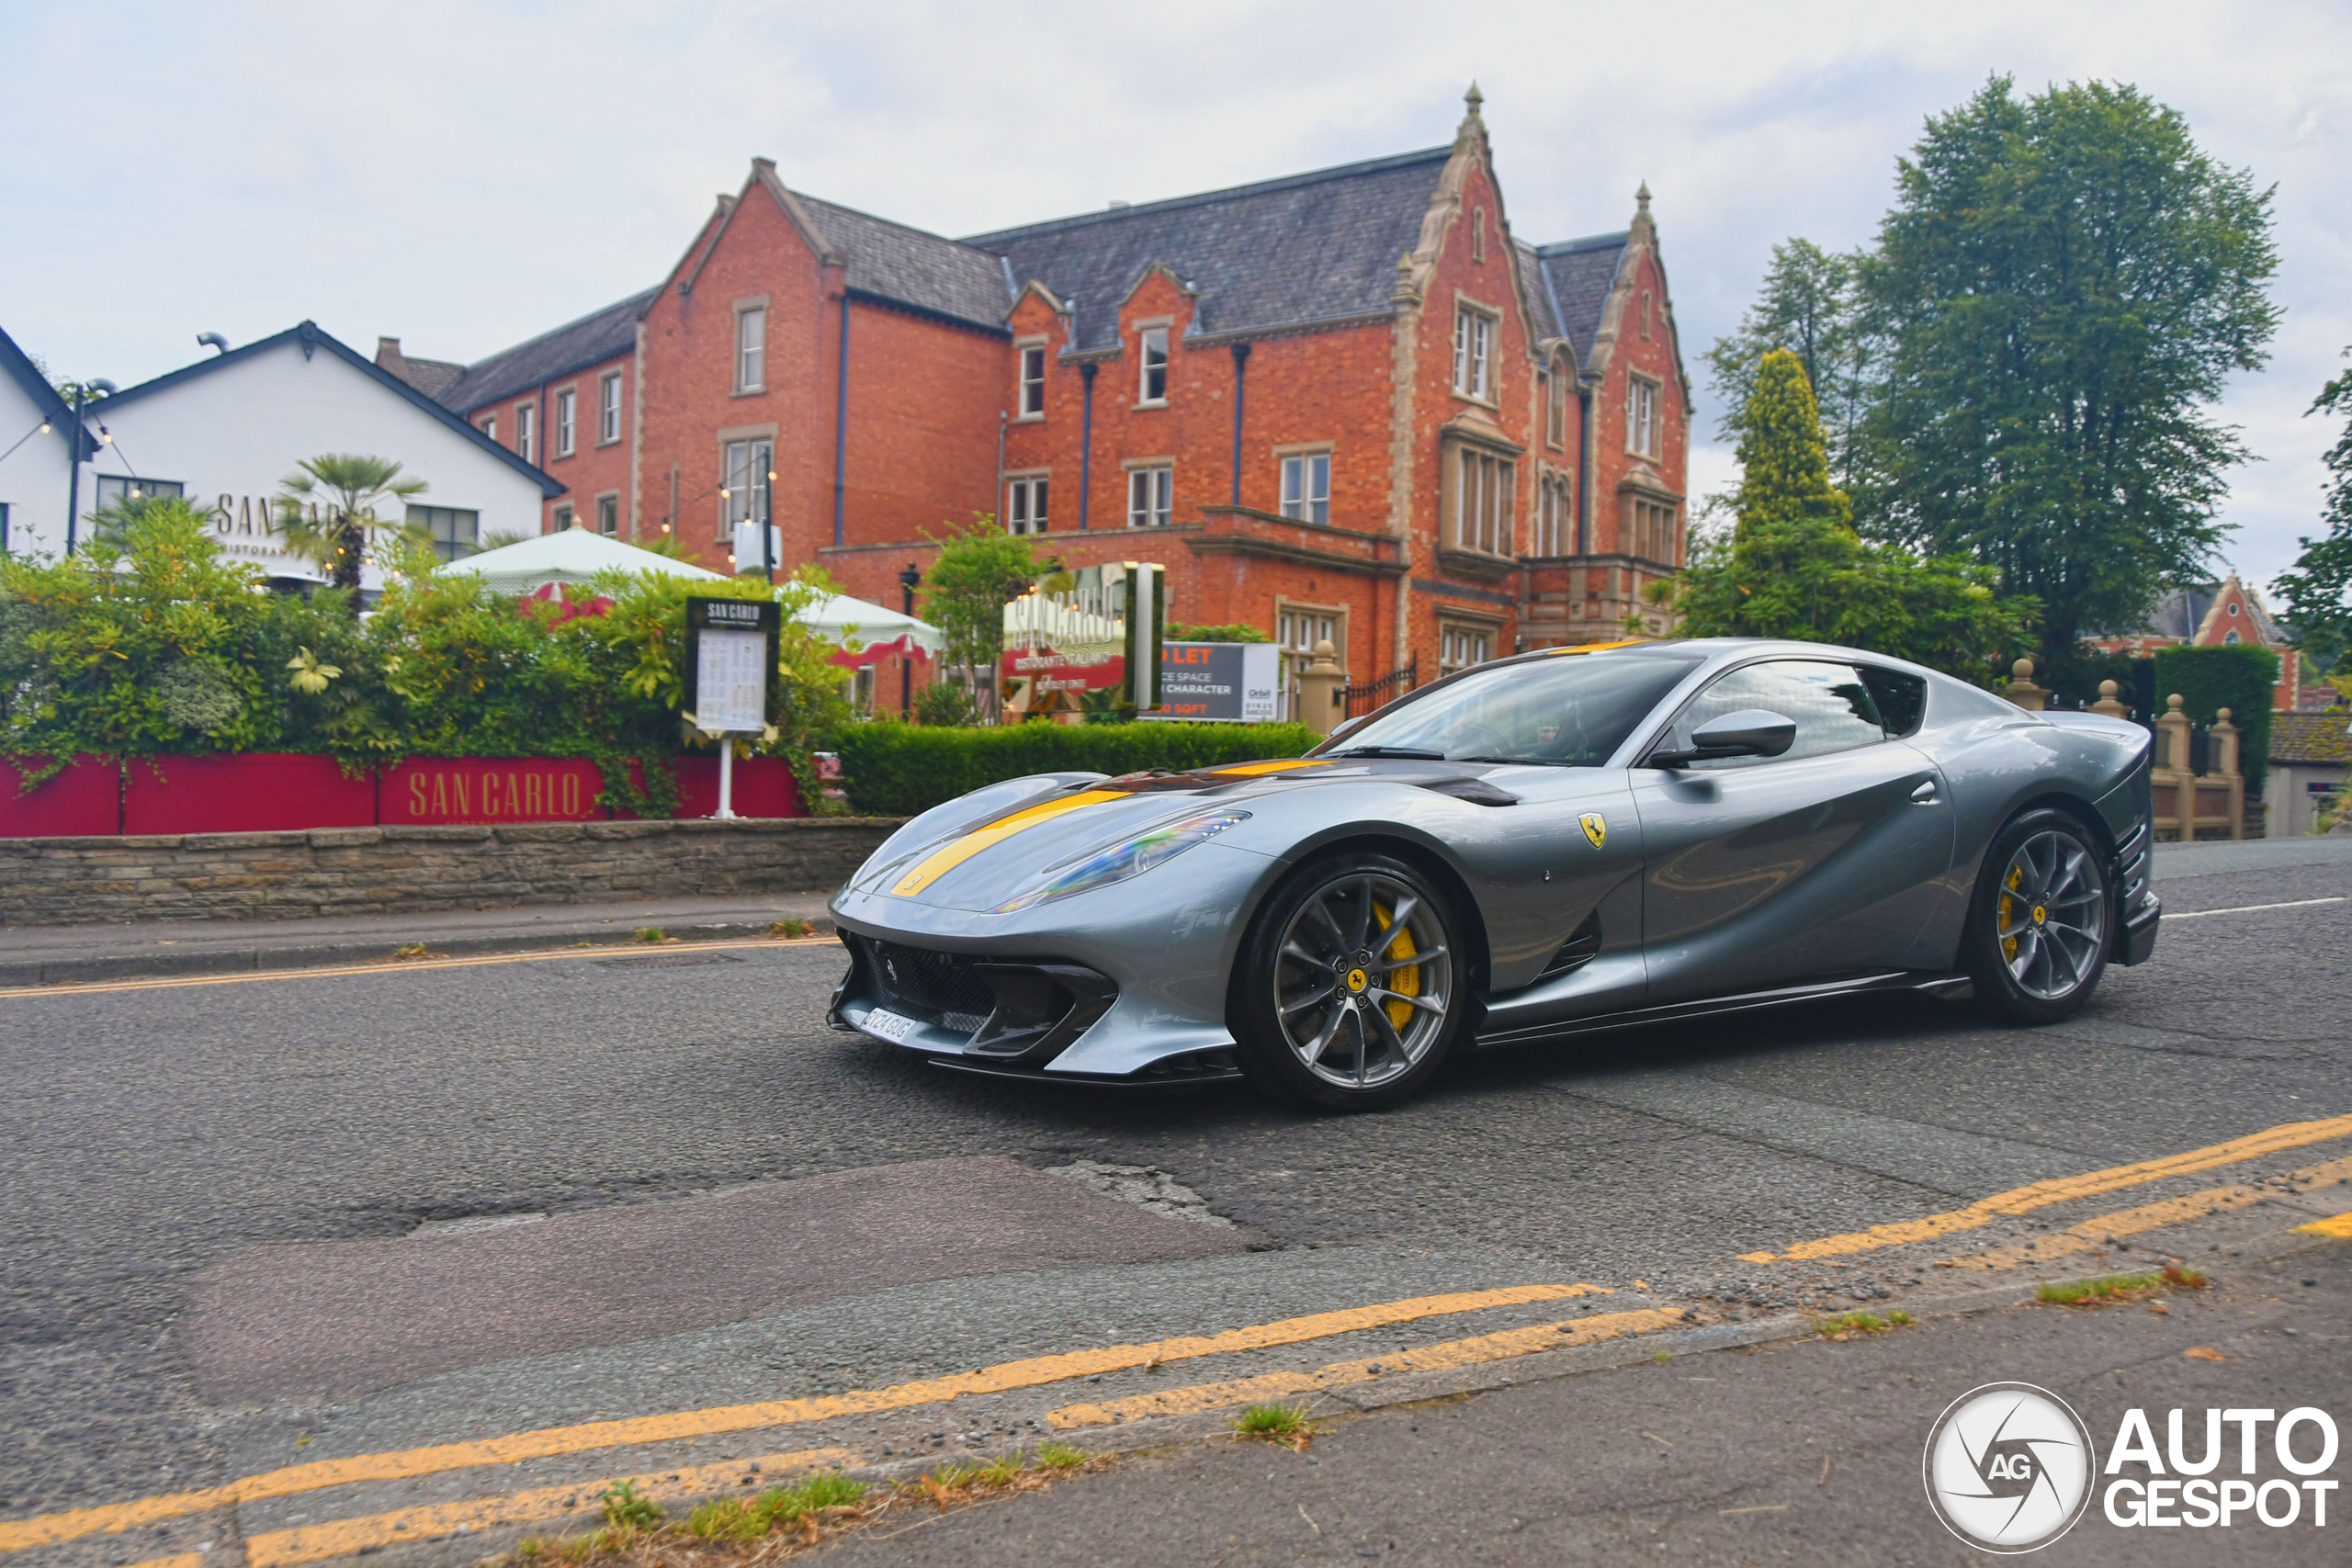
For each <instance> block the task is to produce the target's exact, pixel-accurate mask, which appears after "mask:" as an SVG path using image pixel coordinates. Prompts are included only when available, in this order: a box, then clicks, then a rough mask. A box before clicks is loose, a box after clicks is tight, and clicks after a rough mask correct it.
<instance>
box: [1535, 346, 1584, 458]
mask: <svg viewBox="0 0 2352 1568" xmlns="http://www.w3.org/2000/svg"><path fill="white" fill-rule="evenodd" d="M1542 380H1543V383H1544V446H1549V447H1550V448H1551V449H1552V450H1553V451H1555V452H1565V451H1566V450H1567V449H1568V396H1569V394H1570V393H1571V392H1573V391H1575V390H1576V377H1575V376H1574V375H1573V374H1571V373H1570V371H1569V369H1568V362H1567V360H1566V357H1564V356H1563V355H1558V354H1555V355H1552V360H1551V364H1550V365H1549V367H1547V368H1545V369H1544V372H1543V375H1542Z"/></svg>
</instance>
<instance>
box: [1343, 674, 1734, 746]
mask: <svg viewBox="0 0 2352 1568" xmlns="http://www.w3.org/2000/svg"><path fill="white" fill-rule="evenodd" d="M1704 661H1705V660H1704V656H1703V655H1702V654H1697V653H1691V652H1688V651H1685V650H1681V649H1672V648H1670V647H1669V648H1628V649H1611V650H1608V651H1603V652H1594V653H1573V654H1559V655H1555V656H1554V657H1551V658H1547V659H1536V660H1512V661H1510V662H1508V663H1497V664H1484V665H1480V666H1479V667H1477V668H1476V669H1475V670H1472V671H1467V672H1465V673H1464V674H1461V675H1456V676H1454V677H1453V678H1452V679H1450V680H1447V681H1445V682H1441V683H1439V684H1437V685H1434V686H1430V687H1428V688H1427V689H1425V690H1423V691H1420V692H1417V693H1415V694H1413V695H1411V696H1409V697H1407V698H1406V699H1405V700H1403V701H1402V702H1399V703H1396V704H1393V705H1390V706H1389V707H1388V708H1387V709H1385V710H1384V711H1383V712H1381V713H1380V714H1377V715H1375V716H1374V717H1373V719H1372V720H1371V721H1370V722H1369V723H1367V724H1364V725H1363V726H1361V727H1360V728H1355V729H1352V730H1350V731H1348V732H1347V733H1346V734H1344V735H1341V736H1339V737H1337V738H1335V740H1334V741H1333V742H1332V743H1331V744H1330V745H1329V746H1328V747H1326V748H1324V749H1321V750H1317V752H1316V755H1317V756H1325V757H1345V756H1351V755H1354V756H1378V755H1382V754H1384V753H1385V754H1387V755H1390V756H1395V755H1398V754H1400V753H1402V754H1412V755H1420V756H1429V757H1445V758H1456V759H1469V758H1480V759H1485V760H1487V761H1512V762H1548V763H1551V764H1553V765H1555V766H1560V767H1573V768H1597V767H1600V766H1601V765H1602V764H1603V763H1605V762H1607V761H1609V759H1610V758H1611V756H1613V755H1614V754H1615V753H1616V750H1617V748H1618V747H1620V746H1622V745H1623V744H1624V742H1625V738H1626V737H1627V736H1628V735H1631V734H1632V733H1633V731H1634V727H1635V726H1636V725H1638V724H1641V723H1642V722H1643V721H1644V720H1645V719H1647V718H1648V717H1649V716H1650V715H1651V713H1652V712H1653V711H1654V710H1655V709H1656V708H1657V705H1658V704H1659V703H1660V702H1662V701H1664V700H1665V697H1666V694H1668V692H1671V691H1672V690H1674V688H1675V687H1676V686H1677V685H1678V684H1679V683H1680V682H1681V681H1682V678H1683V677H1684V676H1686V675H1688V674H1690V673H1691V671H1693V670H1696V669H1697V668H1698V667H1699V666H1700V665H1701V664H1702V663H1703V662H1704Z"/></svg>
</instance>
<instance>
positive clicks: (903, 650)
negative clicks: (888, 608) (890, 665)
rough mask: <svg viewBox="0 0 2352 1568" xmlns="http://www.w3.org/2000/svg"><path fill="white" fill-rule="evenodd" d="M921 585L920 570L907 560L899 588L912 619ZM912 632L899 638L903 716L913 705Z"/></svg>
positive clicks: (900, 714) (900, 706)
mask: <svg viewBox="0 0 2352 1568" xmlns="http://www.w3.org/2000/svg"><path fill="white" fill-rule="evenodd" d="M921 586H922V569H921V568H920V567H918V566H916V565H915V563H914V562H912V561H909V562H908V563H907V564H906V568H905V570H901V571H900V572H899V592H900V593H901V595H902V596H903V597H904V599H905V601H906V604H905V609H906V612H907V618H908V619H909V620H912V619H914V614H915V590H916V589H917V588H919V587H921ZM912 648H913V641H912V634H908V635H907V636H906V637H901V638H900V639H899V717H900V718H904V717H906V716H907V715H908V713H909V712H910V711H911V710H912V708H913V706H914V690H915V661H914V656H913V653H912V652H911V649H912Z"/></svg>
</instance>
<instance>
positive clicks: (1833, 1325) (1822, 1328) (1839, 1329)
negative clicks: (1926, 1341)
mask: <svg viewBox="0 0 2352 1568" xmlns="http://www.w3.org/2000/svg"><path fill="white" fill-rule="evenodd" d="M1911 1322H1912V1319H1911V1314H1909V1313H1907V1312H1905V1311H1904V1310H1903V1309H1902V1308H1901V1307H1896V1308H1895V1309H1894V1311H1892V1312H1890V1313H1888V1314H1886V1315H1885V1316H1884V1317H1881V1316H1879V1314H1876V1313H1874V1312H1841V1313H1836V1314H1832V1315H1830V1316H1828V1317H1825V1318H1823V1319H1822V1320H1821V1322H1820V1323H1819V1324H1818V1325H1815V1329H1814V1332H1815V1333H1816V1334H1818V1335H1820V1336H1821V1337H1823V1338H1824V1339H1859V1338H1865V1337H1869V1336H1871V1335H1873V1334H1883V1333H1885V1332H1886V1331H1887V1330H1888V1329H1890V1328H1908V1327H1910V1326H1911Z"/></svg>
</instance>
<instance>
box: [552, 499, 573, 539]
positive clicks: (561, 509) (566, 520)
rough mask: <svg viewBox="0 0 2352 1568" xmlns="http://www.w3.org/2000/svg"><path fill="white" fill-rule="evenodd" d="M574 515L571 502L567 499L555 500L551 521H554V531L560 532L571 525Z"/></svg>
mask: <svg viewBox="0 0 2352 1568" xmlns="http://www.w3.org/2000/svg"><path fill="white" fill-rule="evenodd" d="M576 516H577V513H574V512H573V511H572V507H571V502H568V501H559V502H556V503H555V511H554V513H553V521H554V523H555V529H554V531H555V532H556V533H559V534H560V533H562V532H563V531H564V530H565V529H567V528H569V527H571V525H572V522H573V520H574V518H575V517H576Z"/></svg>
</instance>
